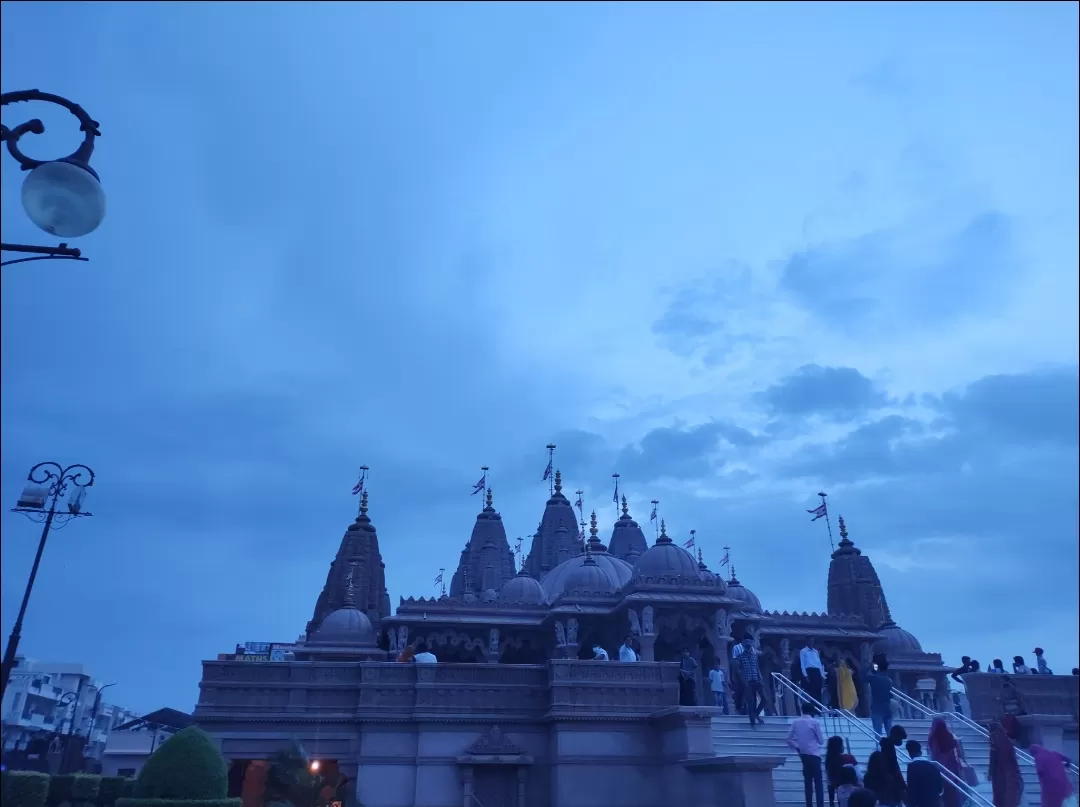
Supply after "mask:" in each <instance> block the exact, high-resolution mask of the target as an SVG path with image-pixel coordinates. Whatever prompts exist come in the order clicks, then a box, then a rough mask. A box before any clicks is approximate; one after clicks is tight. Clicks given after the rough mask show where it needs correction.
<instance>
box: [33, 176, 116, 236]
mask: <svg viewBox="0 0 1080 807" xmlns="http://www.w3.org/2000/svg"><path fill="white" fill-rule="evenodd" d="M22 203H23V209H24V210H26V215H27V216H29V217H30V221H32V222H34V224H36V225H37V226H38V227H40V228H41V229H42V230H44V231H45V232H47V233H50V234H51V235H56V236H59V237H61V238H78V237H79V236H81V235H86V234H87V233H92V232H93V231H94V230H96V229H97V227H98V225H99V224H101V220H102V219H104V218H105V192H104V191H103V190H102V189H101V183H100V182H98V178H97V176H96V175H95V174H94V173H93V171H92V170H90V168H89V166H87V167H83V166H82V165H79V164H76V163H71V162H66V161H65V160H55V161H53V162H48V163H42V164H41V165H39V166H38V167H37V168H35V169H34V170H32V171H31V172H30V173H29V174H28V175H27V177H26V180H25V181H24V182H23V186H22Z"/></svg>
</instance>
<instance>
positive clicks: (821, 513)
mask: <svg viewBox="0 0 1080 807" xmlns="http://www.w3.org/2000/svg"><path fill="white" fill-rule="evenodd" d="M818 496H820V497H821V504H819V505H818V506H817V507H815V508H814V509H813V510H807V511H806V512H807V513H809V514H810V515H812V516H813V518H812V519H810V522H811V523H813V522H815V521H817V520H818V519H819V518H823V519H825V529H827V530H828V531H829V550H830V551H832V552H835V551H836V544H834V543H833V537H832V524H831V523H830V519H829V505H828V504H826V503H825V498H826V497H827V496H828V494H827V493H819V494H818Z"/></svg>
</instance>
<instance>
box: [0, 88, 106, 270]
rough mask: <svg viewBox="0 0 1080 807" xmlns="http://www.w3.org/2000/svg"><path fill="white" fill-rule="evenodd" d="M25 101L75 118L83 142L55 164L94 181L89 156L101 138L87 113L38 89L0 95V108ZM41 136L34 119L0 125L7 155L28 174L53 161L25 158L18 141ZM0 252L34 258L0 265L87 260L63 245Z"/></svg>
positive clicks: (10, 248) (11, 246) (40, 127)
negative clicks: (69, 166) (63, 164)
mask: <svg viewBox="0 0 1080 807" xmlns="http://www.w3.org/2000/svg"><path fill="white" fill-rule="evenodd" d="M27 101H44V102H46V103H49V104H56V105H57V106H62V107H63V108H64V109H66V110H67V111H68V112H70V113H71V114H72V115H74V116H75V117H76V118H77V119H78V121H79V131H81V132H83V141H82V143H81V144H80V145H79V147H78V148H77V149H75V151H73V152H72V153H71V154H69V155H68V156H66V157H61V158H60V159H59V161H60V162H68V163H72V164H75V165H78V166H79V167H80V168H82V169H84V170H86V171H89V172H90V173H91V174H93V176H94V177H95V178H98V177H97V173H96V172H95V171H94V169H93V168H91V167H90V157H91V156H92V155H93V153H94V139H95V138H97V137H100V136H101V129H100V124H99V123H98V122H97V121H96V120H94V119H93V118H91V117H90V115H89V114H88V113H87V111H86V110H85V109H83V108H82V107H81V106H79V105H78V104H76V103H75V102H74V101H69V100H68V99H66V98H64V97H62V96H59V95H54V94H52V93H48V92H42V91H41V90H19V91H17V92H5V93H3V94H0V106H7V105H8V104H18V103H24V102H27ZM44 133H45V124H44V123H42V122H41V120H39V119H38V118H32V119H30V120H28V121H26V122H25V123H20V124H19V125H18V126H15V127H10V128H9V127H8V126H5V125H3V124H2V123H0V142H2V143H6V144H7V150H8V153H9V154H10V155H11V156H12V157H13V158H14V159H15V161H16V162H17V163H18V164H19V168H20V169H21V170H23V171H31V170H33V169H35V168H37V167H38V166H39V165H44V164H45V163H47V162H56V161H55V160H35V159H34V158H33V157H28V156H26V154H24V153H23V151H22V149H21V148H19V139H20V138H21V137H22V136H23V135H24V134H44ZM0 251H2V252H20V253H23V254H27V255H33V256H34V257H31V258H16V259H14V260H10V261H4V262H3V263H0V266H10V265H12V264H16V263H27V262H30V261H44V260H57V259H61V260H65V259H66V260H73V261H88V260H90V259H89V258H84V257H82V253H81V252H80V251H79V250H78V249H76V248H74V247H69V246H68V245H67V244H60V245H59V246H56V247H39V246H34V245H30V244H0Z"/></svg>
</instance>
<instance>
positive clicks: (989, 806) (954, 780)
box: [772, 672, 994, 807]
mask: <svg viewBox="0 0 1080 807" xmlns="http://www.w3.org/2000/svg"><path fill="white" fill-rule="evenodd" d="M772 675H773V678H774V679H775V680H777V681H779V682H780V683H781V684H782V685H784V686H785V687H786V688H787V689H789V690H791V693H792V694H793V695H794V696H795V697H796V698H798V699H799V700H801V701H802V702H803V703H810V704H813V705H814V706H816V707H817V708H818V709H820V710H822V711H831V712H832V713H833V714H839V715H842V716H843V717H845V718H847V720H848V721H849V723H850V724H851V725H852V726H854V727H855V728H857V729H858V730H859V731H861V732H862V733H863V734H864V735H866V736H868V737H871V738H873V740H874V742H875V743H878V742H879V741H880V740H881V737H879V736H878V734H877V732H876V731H874V730H873V729H871V728H868V727H867V725H866V724H865V723H864V722H863V721H862V720H860V719H859V718H858V717H856V716H855V715H854V714H852V713H851V712H850V711H849V710H847V709H829V708H828V707H827V706H825V705H824V704H822V703H819V702H818V701H816V700H815V699H814V698H812V697H810V695H808V694H807V693H806V692H805V691H804V690H803V689H801V688H800V687H799V686H798V685H796V684H794V683H792V682H791V681H790V680H789V679H788V678H787V676H785V675H784V674H783V673H778V672H774V673H773V674H772ZM896 756H897V758H898V759H899V760H901V761H904V762H911V757H909V756H908V755H907V754H906V753H905V752H904V750H903V749H901V748H899V747H898V748H897V749H896ZM928 761H929V762H932V763H933V764H934V765H936V766H937V768H938V770H939V771H940V772H941V776H942V778H943V779H945V781H946V782H948V783H949V784H951V785H952V786H953V787H955V788H956V789H957V790H959V791H960V792H961V793H963V794H964V795H965V796H966V797H967V798H969V799H970V800H971V801H972V802H974V803H975V805H977V807H994V804H993V802H991V801H989V800H987V798H986V797H985V796H984V795H982V794H981V793H979V792H978V791H976V790H975V789H974V788H973V787H972V786H971V785H969V784H968V783H967V782H965V781H964V780H963V779H961V778H960V777H959V776H957V775H956V774H955V773H953V772H952V771H950V770H949V769H948V768H946V767H945V766H944V765H942V764H941V763H940V762H937V761H936V760H932V759H931V760H928Z"/></svg>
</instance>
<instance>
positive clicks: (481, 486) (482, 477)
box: [472, 465, 491, 496]
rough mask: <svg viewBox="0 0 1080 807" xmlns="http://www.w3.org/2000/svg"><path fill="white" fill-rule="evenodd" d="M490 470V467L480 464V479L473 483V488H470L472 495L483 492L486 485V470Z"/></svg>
mask: <svg viewBox="0 0 1080 807" xmlns="http://www.w3.org/2000/svg"><path fill="white" fill-rule="evenodd" d="M490 470H491V469H490V468H488V467H487V466H486V465H481V466H480V481H479V482H477V483H476V484H475V485H473V488H472V495H473V496H475V495H476V494H477V493H481V492H483V491H484V490H485V489H486V488H487V486H488V471H490Z"/></svg>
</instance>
